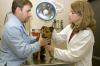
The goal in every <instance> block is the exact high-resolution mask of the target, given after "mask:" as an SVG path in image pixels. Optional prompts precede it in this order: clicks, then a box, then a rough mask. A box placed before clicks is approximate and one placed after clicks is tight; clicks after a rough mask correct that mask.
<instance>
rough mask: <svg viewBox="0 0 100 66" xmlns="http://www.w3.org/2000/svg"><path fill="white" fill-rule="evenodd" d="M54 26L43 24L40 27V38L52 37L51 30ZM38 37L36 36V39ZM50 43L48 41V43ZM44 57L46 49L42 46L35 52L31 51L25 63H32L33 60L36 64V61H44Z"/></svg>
mask: <svg viewBox="0 0 100 66" xmlns="http://www.w3.org/2000/svg"><path fill="white" fill-rule="evenodd" d="M53 30H54V28H53V27H47V26H43V27H42V28H41V29H40V34H41V36H42V38H48V39H51V37H52V32H53ZM38 39H39V37H38V38H37V41H38ZM50 44H51V43H49V45H50ZM48 52H49V55H50V56H52V54H51V52H50V51H48ZM45 57H46V50H45V48H44V47H43V46H42V47H41V49H40V51H39V52H36V53H33V56H32V57H31V58H30V59H28V60H27V61H26V63H25V64H27V65H30V64H32V63H33V62H34V63H35V64H38V63H45V61H46V60H45Z"/></svg>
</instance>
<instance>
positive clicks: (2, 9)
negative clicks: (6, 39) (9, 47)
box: [0, 0, 12, 38]
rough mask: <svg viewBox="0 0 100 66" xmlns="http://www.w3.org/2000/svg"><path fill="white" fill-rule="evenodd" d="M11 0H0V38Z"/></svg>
mask: <svg viewBox="0 0 100 66" xmlns="http://www.w3.org/2000/svg"><path fill="white" fill-rule="evenodd" d="M11 3H12V0H0V38H1V34H2V31H3V25H4V20H5V16H6V13H7V12H9V11H10V9H11V8H10V7H11Z"/></svg>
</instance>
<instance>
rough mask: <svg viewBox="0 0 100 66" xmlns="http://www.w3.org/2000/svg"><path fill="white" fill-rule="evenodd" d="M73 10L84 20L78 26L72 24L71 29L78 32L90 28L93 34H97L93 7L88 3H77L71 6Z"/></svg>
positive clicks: (77, 23)
mask: <svg viewBox="0 0 100 66" xmlns="http://www.w3.org/2000/svg"><path fill="white" fill-rule="evenodd" d="M71 8H72V10H73V11H74V12H75V13H77V14H79V16H81V18H82V19H81V20H80V22H76V24H74V23H72V25H71V27H72V28H73V29H74V31H75V32H78V31H80V30H85V29H87V28H88V27H89V28H90V29H91V30H92V31H93V32H95V30H96V20H95V18H94V12H93V9H92V7H91V5H90V4H89V3H88V2H87V1H76V2H74V3H72V4H71Z"/></svg>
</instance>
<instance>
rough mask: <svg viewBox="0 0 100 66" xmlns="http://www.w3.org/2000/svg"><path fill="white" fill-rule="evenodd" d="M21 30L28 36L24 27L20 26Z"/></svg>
mask: <svg viewBox="0 0 100 66" xmlns="http://www.w3.org/2000/svg"><path fill="white" fill-rule="evenodd" d="M21 28H22V30H23V32H24V33H25V34H26V35H27V36H28V33H27V32H26V30H25V27H24V26H21Z"/></svg>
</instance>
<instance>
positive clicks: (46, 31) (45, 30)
mask: <svg viewBox="0 0 100 66" xmlns="http://www.w3.org/2000/svg"><path fill="white" fill-rule="evenodd" d="M53 29H54V28H53V27H47V26H43V27H42V28H41V30H40V34H41V35H42V37H43V38H48V39H51V36H52V32H53Z"/></svg>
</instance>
